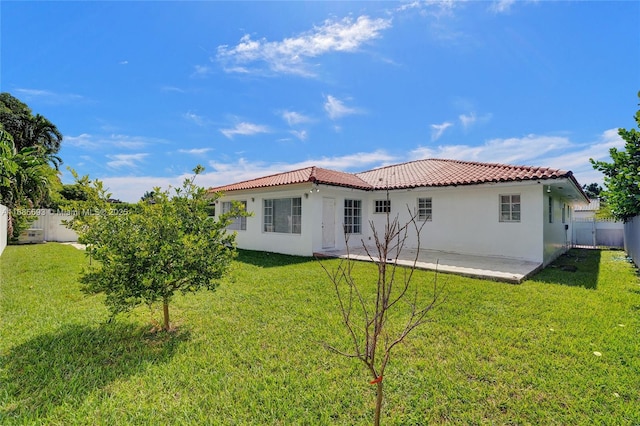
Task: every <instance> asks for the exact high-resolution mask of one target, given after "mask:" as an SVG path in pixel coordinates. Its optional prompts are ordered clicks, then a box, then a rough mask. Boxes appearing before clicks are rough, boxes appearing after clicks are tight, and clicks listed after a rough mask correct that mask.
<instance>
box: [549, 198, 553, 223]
mask: <svg viewBox="0 0 640 426" xmlns="http://www.w3.org/2000/svg"><path fill="white" fill-rule="evenodd" d="M549 223H553V198H552V197H551V196H549Z"/></svg>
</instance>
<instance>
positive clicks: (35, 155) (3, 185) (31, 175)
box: [0, 126, 58, 237]
mask: <svg viewBox="0 0 640 426" xmlns="http://www.w3.org/2000/svg"><path fill="white" fill-rule="evenodd" d="M49 157H50V155H48V154H47V152H46V150H45V148H43V147H42V146H36V147H33V146H32V147H26V148H22V149H20V150H19V151H17V150H16V147H15V145H14V143H13V140H12V138H11V135H9V134H8V133H7V132H5V131H4V129H2V127H1V126H0V166H2V167H0V203H2V204H4V205H5V206H7V207H8V208H9V212H10V223H9V229H10V232H9V235H10V236H11V235H12V234H13V236H14V237H15V236H17V234H19V232H20V230H21V229H22V228H23V226H24V225H25V224H26V223H27V218H26V217H24V216H18V215H11V210H12V209H17V208H34V207H39V206H40V204H41V203H42V202H43V201H45V200H46V199H48V197H49V195H50V194H49V189H50V183H51V182H53V180H54V179H55V178H56V177H57V175H58V171H57V170H54V169H53V168H51V167H50V166H49V164H48V163H49V161H50V159H49Z"/></svg>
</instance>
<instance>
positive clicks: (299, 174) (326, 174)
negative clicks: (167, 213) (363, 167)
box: [209, 167, 372, 192]
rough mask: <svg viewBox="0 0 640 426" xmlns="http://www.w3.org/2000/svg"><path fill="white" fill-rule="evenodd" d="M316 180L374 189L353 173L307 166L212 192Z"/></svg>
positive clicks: (226, 186) (219, 188) (218, 188)
mask: <svg viewBox="0 0 640 426" xmlns="http://www.w3.org/2000/svg"><path fill="white" fill-rule="evenodd" d="M305 182H316V183H318V184H325V185H333V186H345V187H348V188H357V189H372V188H371V185H369V184H368V183H367V182H365V181H363V180H362V179H360V178H359V177H358V176H356V175H354V174H352V173H345V172H339V171H336V170H329V169H323V168H320V167H306V168H304V169H299V170H293V171H291V172H284V173H278V174H275V175H270V176H264V177H260V178H257V179H251V180H247V181H243V182H238V183H233V184H231V185H225V186H219V187H216V188H211V189H210V190H209V191H210V192H219V191H225V192H226V191H238V190H242V189H257V188H268V187H272V186H280V185H290V184H294V183H305Z"/></svg>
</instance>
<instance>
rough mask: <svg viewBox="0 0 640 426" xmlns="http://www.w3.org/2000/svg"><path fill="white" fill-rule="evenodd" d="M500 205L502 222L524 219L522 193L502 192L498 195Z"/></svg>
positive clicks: (499, 211) (499, 212)
mask: <svg viewBox="0 0 640 426" xmlns="http://www.w3.org/2000/svg"><path fill="white" fill-rule="evenodd" d="M507 197H508V198H507ZM516 197H517V201H516ZM498 205H499V210H498V214H499V216H498V217H499V220H500V222H520V221H521V220H522V196H521V195H520V194H500V195H498ZM505 215H506V217H505Z"/></svg>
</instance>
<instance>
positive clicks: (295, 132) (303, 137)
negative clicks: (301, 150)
mask: <svg viewBox="0 0 640 426" xmlns="http://www.w3.org/2000/svg"><path fill="white" fill-rule="evenodd" d="M289 133H291V134H292V135H293V136H295V137H296V138H298V139H300V140H301V141H306V140H307V137H308V134H307V131H306V130H291V131H290V132H289Z"/></svg>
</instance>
